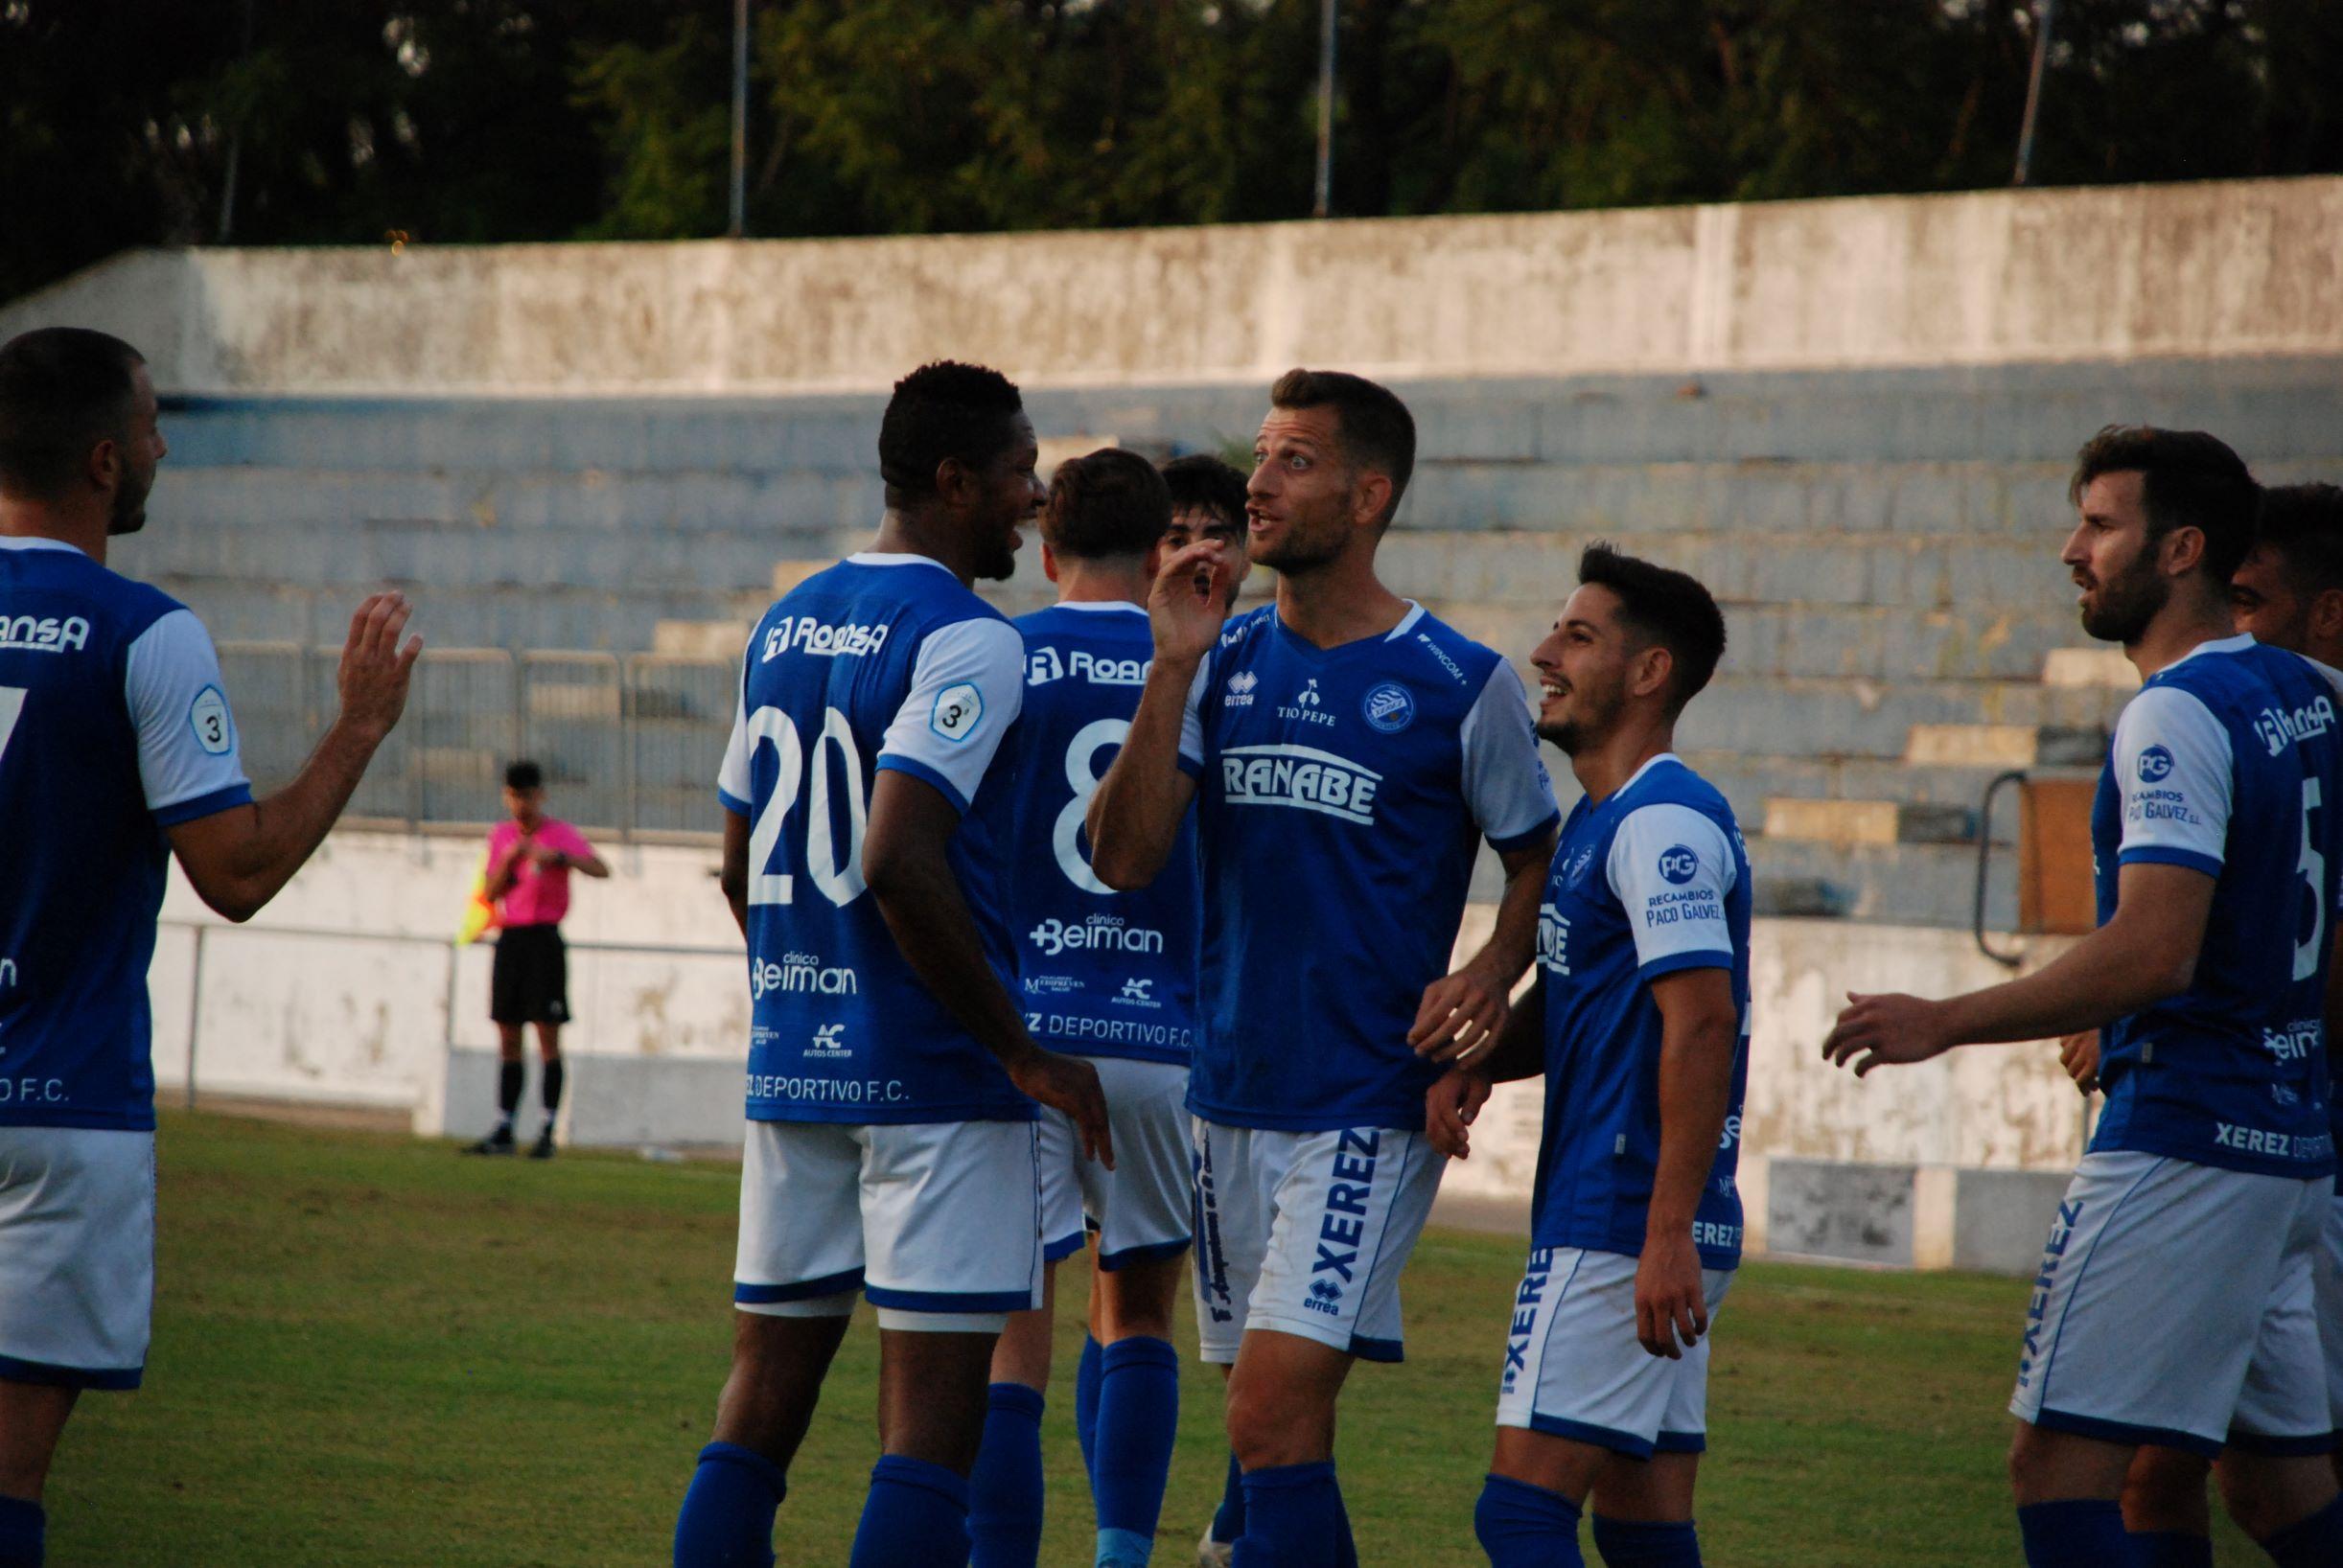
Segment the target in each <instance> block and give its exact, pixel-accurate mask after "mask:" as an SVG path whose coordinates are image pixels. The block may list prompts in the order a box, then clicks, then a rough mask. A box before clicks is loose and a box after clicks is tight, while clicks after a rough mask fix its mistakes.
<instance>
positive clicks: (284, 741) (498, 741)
mask: <svg viewBox="0 0 2343 1568" xmlns="http://www.w3.org/2000/svg"><path fill="white" fill-rule="evenodd" d="M340 657H341V651H340V650H339V649H337V648H309V647H304V646H302V645H301V644H299V643H292V642H229V643H222V644H220V673H221V675H222V677H223V678H224V680H225V683H226V685H227V689H228V700H229V702H230V703H231V704H232V705H233V706H234V708H235V711H236V722H237V729H238V731H239V734H240V736H241V738H242V741H243V745H244V768H245V770H246V772H250V773H251V775H252V782H253V787H254V788H255V789H257V790H263V791H266V790H269V789H273V788H276V787H277V786H279V785H281V784H284V783H285V782H287V781H288V780H290V778H291V777H292V776H293V774H294V773H295V772H297V771H299V769H300V766H301V763H302V761H303V759H304V758H306V757H307V756H308V755H309V751H310V749H311V748H312V747H313V746H314V745H315V744H316V742H317V737H318V736H319V735H320V734H321V733H323V731H324V729H325V726H326V725H327V724H328V723H330V722H331V721H332V719H333V716H334V713H335V709H336V695H335V671H336V666H337V664H338V662H339V660H340ZM737 673H738V669H737V666H736V665H734V664H733V663H731V661H730V660H719V659H706V658H691V657H681V656H677V655H672V654H647V653H638V654H623V655H622V654H609V653H592V652H579V653H558V652H531V653H520V654H516V653H513V652H510V651H508V650H505V649H499V648H449V649H440V648H432V649H426V650H425V651H424V655H423V658H422V661H421V662H420V663H419V664H418V665H417V666H416V669H415V682H414V686H413V689H412V690H411V691H410V692H409V694H408V697H407V704H406V718H405V719H403V720H402V721H401V722H400V725H399V727H398V728H397V729H396V730H395V731H393V732H392V734H391V737H390V739H389V740H388V741H387V742H385V743H384V745H383V749H382V750H381V751H380V752H378V753H377V754H376V756H375V760H374V765H373V766H372V767H371V768H369V769H368V770H367V772H366V777H365V779H364V781H363V782H362V783H360V786H359V790H358V794H357V795H356V796H353V797H352V799H351V801H350V807H349V812H348V816H349V817H350V818H352V819H360V820H366V821H373V822H381V823H385V824H395V825H400V826H405V827H407V828H410V829H420V828H425V827H429V826H433V825H437V824H445V825H448V826H458V825H461V826H473V825H476V824H478V823H481V822H489V821H494V820H496V819H499V818H500V817H501V816H503V809H502V807H501V805H500V804H499V798H498V791H499V787H500V786H501V784H502V782H503V774H504V765H505V764H506V763H507V762H510V761H511V760H512V759H514V758H515V757H522V756H525V757H530V758H533V759H535V760H536V761H537V762H539V763H541V764H543V765H544V767H545V783H546V787H547V789H548V790H549V792H550V793H551V795H552V797H553V799H552V805H553V809H554V811H555V812H556V813H557V814H559V815H560V816H561V817H562V818H564V819H567V820H568V821H572V822H575V823H577V824H578V825H579V826H580V827H584V828H588V829H591V830H593V831H595V832H598V833H601V834H603V835H605V836H607V837H613V838H615V839H617V840H619V841H620V842H636V841H640V840H672V839H676V838H686V839H696V838H701V837H705V836H707V835H709V834H712V833H714V832H716V831H717V828H718V822H717V817H716V810H717V808H716V805H715V789H716V769H717V766H718V765H719V764H720V763H721V762H722V761H723V759H724V746H725V742H726V740H727V739H728V738H729V736H730V734H731V722H732V705H733V699H732V681H733V679H734V677H735V676H736V674H737Z"/></svg>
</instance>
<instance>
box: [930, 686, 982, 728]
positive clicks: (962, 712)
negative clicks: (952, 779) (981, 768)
mask: <svg viewBox="0 0 2343 1568" xmlns="http://www.w3.org/2000/svg"><path fill="white" fill-rule="evenodd" d="M984 716H985V694H984V693H983V692H980V691H978V690H977V689H976V686H975V685H974V683H973V682H970V681H966V680H963V681H961V682H960V683H959V684H958V685H954V686H946V687H944V688H943V690H941V691H940V692H938V693H937V694H936V706H935V708H934V709H933V710H932V711H931V712H930V713H929V714H928V718H927V726H928V727H929V728H930V729H933V730H934V731H935V732H936V733H937V734H939V735H941V736H942V737H943V738H944V739H945V740H947V741H953V742H956V743H957V742H960V741H964V740H966V739H967V738H968V737H969V736H970V735H973V734H974V733H976V726H977V721H978V720H980V719H982V718H984Z"/></svg>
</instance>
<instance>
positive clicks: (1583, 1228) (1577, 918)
mask: <svg viewBox="0 0 2343 1568" xmlns="http://www.w3.org/2000/svg"><path fill="white" fill-rule="evenodd" d="M1689 969H1723V970H1726V971H1728V973H1729V975H1730V976H1731V980H1732V997H1733V1005H1734V1007H1735V1008H1736V1009H1737V1011H1738V1013H1739V1016H1740V1035H1739V1041H1738V1043H1737V1045H1736V1046H1735V1048H1734V1051H1733V1063H1732V1088H1731V1095H1730V1098H1729V1100H1728V1104H1727V1107H1726V1119H1725V1136H1724V1139H1723V1141H1721V1143H1720V1144H1719V1146H1718V1149H1717V1156H1716V1163H1715V1164H1714V1165H1713V1166H1711V1168H1710V1170H1709V1175H1708V1183H1707V1186H1706V1187H1705V1188H1703V1190H1702V1192H1701V1199H1700V1205H1699V1208H1698V1210H1697V1211H1696V1213H1695V1217H1694V1221H1693V1227H1692V1238H1693V1243H1694V1245H1695V1247H1696V1248H1697V1250H1698V1251H1699V1254H1700V1258H1701V1292H1702V1296H1703V1298H1704V1300H1705V1302H1706V1303H1707V1306H1708V1310H1709V1313H1710V1318H1711V1322H1712V1323H1713V1321H1714V1317H1715V1314H1716V1310H1717V1307H1718V1304H1719V1303H1721V1302H1722V1301H1723V1300H1724V1297H1725V1292H1726V1289H1727V1287H1728V1285H1730V1284H1731V1282H1732V1278H1733V1276H1732V1271H1733V1270H1734V1269H1735V1268H1737V1267H1738V1266H1739V1264H1740V1261H1741V1195H1740V1192H1739V1189H1738V1188H1736V1187H1735V1186H1734V1177H1735V1174H1736V1172H1737V1170H1738V1168H1739V1164H1740V1154H1741V1148H1740V1143H1741V1140H1740V1123H1741V1099H1742V1094H1743V1091H1744V1089H1745V1088H1746V1086H1747V1084H1748V1080H1749V1027H1750V873H1749V860H1748V855H1747V852H1746V851H1745V849H1744V847H1743V845H1742V842H1741V831H1740V829H1739V828H1738V827H1737V826H1736V825H1735V823H1734V821H1733V815H1732V808H1731V807H1730V806H1728V805H1727V804H1726V801H1725V797H1724V796H1722V795H1720V794H1718V793H1717V791H1716V790H1715V789H1714V788H1712V787H1711V786H1710V785H1709V784H1708V783H1707V781H1706V780H1705V779H1703V778H1702V777H1700V775H1699V774H1697V773H1695V772H1692V771H1691V770H1690V769H1689V768H1687V767H1685V766H1684V765H1683V763H1682V761H1681V760H1680V759H1678V758H1677V757H1676V756H1675V755H1674V754H1673V753H1663V754H1661V755H1659V756H1657V757H1654V758H1653V759H1652V760H1651V761H1649V762H1647V763H1645V764H1644V765H1643V766H1642V767H1641V768H1639V769H1637V770H1636V772H1635V776H1634V777H1632V778H1630V779H1629V780H1628V781H1627V782H1626V783H1625V784H1624V785H1622V786H1620V787H1619V788H1618V789H1617V790H1615V791H1613V792H1612V794H1611V796H1609V797H1607V798H1605V799H1603V800H1600V801H1596V800H1588V799H1581V800H1580V801H1579V803H1578V804H1577V805H1576V806H1575V807H1573V808H1572V809H1571V812H1570V817H1569V820H1568V821H1567V822H1566V823H1565V824H1564V827H1563V832H1562V842H1561V844H1560V845H1559V846H1558V847H1557V848H1556V850H1555V852H1554V865H1553V871H1552V873H1551V875H1550V877H1549V878H1548V880H1547V884H1546V894H1545V900H1544V903H1543V907H1542V908H1541V909H1540V911H1539V913H1538V977H1539V987H1540V990H1541V992H1542V993H1543V1005H1544V1009H1545V1125H1544V1134H1543V1139H1542V1140H1541V1142H1540V1146H1539V1150H1538V1183H1537V1190H1536V1195H1535V1197H1534V1199H1533V1202H1532V1209H1531V1215H1530V1248H1531V1251H1530V1257H1529V1266H1528V1268H1527V1269H1526V1270H1525V1271H1524V1272H1523V1274H1522V1277H1521V1286H1520V1289H1519V1292H1518V1293H1517V1294H1516V1297H1515V1303H1514V1314H1513V1319H1512V1322H1511V1324H1510V1326H1509V1328H1508V1333H1507V1337H1506V1342H1505V1365H1504V1371H1503V1373H1502V1375H1501V1377H1500V1379H1499V1383H1498V1393H1497V1415H1496V1419H1497V1424H1498V1425H1499V1426H1519V1427H1527V1428H1529V1429H1530V1430H1532V1431H1537V1432H1544V1433H1548V1434H1551V1435H1553V1436H1557V1437H1564V1438H1571V1439H1575V1440H1577V1441H1581V1442H1589V1443H1593V1444H1595V1445H1596V1446H1598V1447H1603V1448H1610V1449H1613V1450H1615V1451H1617V1452H1619V1453H1623V1454H1628V1455H1631V1456H1633V1457H1635V1458H1637V1459H1648V1458H1650V1457H1651V1455H1652V1454H1653V1453H1655V1452H1659V1453H1698V1452H1699V1451H1700V1450H1701V1449H1702V1448H1704V1447H1705V1446H1706V1436H1705V1434H1706V1432H1707V1424H1708V1423H1707V1409H1708V1346H1709V1339H1708V1336H1705V1335H1704V1336H1703V1337H1702V1338H1701V1340H1700V1342H1699V1343H1698V1344H1696V1345H1693V1346H1691V1347H1689V1348H1687V1349H1685V1350H1684V1352H1683V1356H1682V1359H1681V1360H1676V1361H1670V1360H1666V1359H1663V1358H1661V1357H1659V1356H1655V1355H1652V1354H1651V1353H1650V1352H1648V1351H1647V1350H1645V1349H1643V1347H1642V1344H1641V1343H1640V1342H1639V1341H1638V1340H1637V1339H1636V1337H1635V1265H1636V1260H1637V1259H1638V1258H1639V1257H1641V1256H1642V1252H1643V1245H1644V1234H1645V1221H1646V1218H1647V1216H1648V1214H1649V1212H1650V1209H1651V1201H1652V1188H1653V1184H1654V1181H1655V1179H1656V1177H1657V1174H1658V1170H1659V1049H1660V1027H1661V1023H1660V1016H1659V1004H1658V1003H1656V1002H1655V1001H1654V1000H1653V998H1652V982H1653V981H1655V980H1659V979H1661V978H1663V977H1665V976H1668V975H1673V974H1678V973H1681V972H1682V971H1684V970H1689Z"/></svg>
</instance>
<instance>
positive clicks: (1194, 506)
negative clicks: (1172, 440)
mask: <svg viewBox="0 0 2343 1568" xmlns="http://www.w3.org/2000/svg"><path fill="white" fill-rule="evenodd" d="M1244 484H1245V480H1244V474H1243V473H1242V472H1241V471H1240V470H1238V469H1234V468H1231V467H1230V466H1229V465H1228V464H1226V463H1223V462H1221V461H1220V459H1218V457H1215V456H1214V455H1213V454H1212V453H1210V452H1208V451H1198V452H1190V453H1189V454H1188V455H1187V456H1185V457H1174V458H1173V459H1172V461H1170V462H1169V463H1166V464H1165V465H1164V485H1165V486H1166V488H1168V489H1169V490H1170V491H1171V492H1172V511H1173V512H1209V513H1211V514H1212V515H1213V516H1214V517H1216V518H1218V519H1221V520H1222V521H1224V522H1233V523H1235V524H1236V525H1237V526H1238V527H1240V528H1241V527H1243V526H1244Z"/></svg>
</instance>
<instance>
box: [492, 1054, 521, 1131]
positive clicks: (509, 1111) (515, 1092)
mask: <svg viewBox="0 0 2343 1568" xmlns="http://www.w3.org/2000/svg"><path fill="white" fill-rule="evenodd" d="M526 1072H528V1069H527V1068H525V1067H523V1066H522V1064H521V1063H520V1062H519V1061H517V1060H516V1061H510V1062H506V1063H504V1064H503V1065H502V1066H500V1067H499V1068H498V1070H497V1110H498V1111H499V1112H500V1113H501V1118H500V1121H499V1130H500V1131H503V1132H511V1131H512V1130H513V1113H514V1112H515V1111H518V1110H519V1109H521V1081H522V1077H523V1075H524V1074H525V1073H526Z"/></svg>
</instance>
